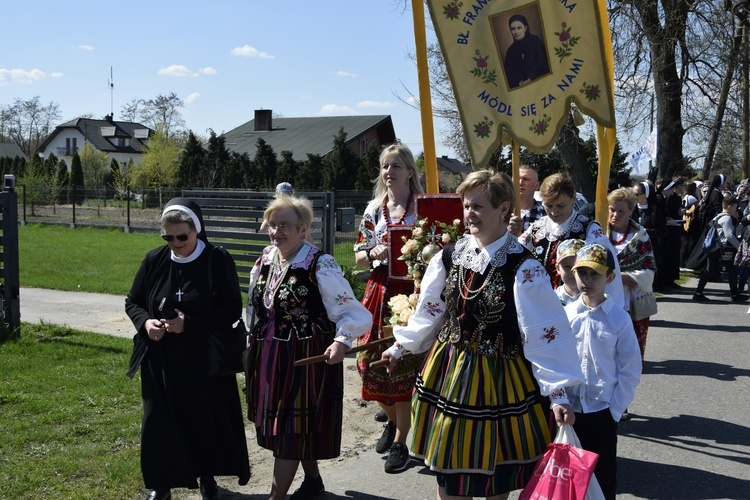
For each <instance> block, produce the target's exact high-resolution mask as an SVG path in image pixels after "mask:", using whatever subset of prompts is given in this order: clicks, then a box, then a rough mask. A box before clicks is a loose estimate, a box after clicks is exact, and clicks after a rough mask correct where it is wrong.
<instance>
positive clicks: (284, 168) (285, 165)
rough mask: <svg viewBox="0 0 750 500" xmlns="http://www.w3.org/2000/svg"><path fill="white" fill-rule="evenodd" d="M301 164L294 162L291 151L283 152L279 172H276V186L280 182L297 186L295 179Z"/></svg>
mask: <svg viewBox="0 0 750 500" xmlns="http://www.w3.org/2000/svg"><path fill="white" fill-rule="evenodd" d="M298 169H299V164H298V163H297V162H296V161H294V157H293V153H292V152H291V151H282V152H281V161H280V162H279V166H278V170H276V180H275V182H276V184H278V183H279V182H289V183H291V184H292V185H295V184H296V183H295V177H297V170H298Z"/></svg>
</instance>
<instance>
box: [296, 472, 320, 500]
mask: <svg viewBox="0 0 750 500" xmlns="http://www.w3.org/2000/svg"><path fill="white" fill-rule="evenodd" d="M325 491H326V488H325V486H323V478H322V477H320V476H318V477H316V478H311V477H310V476H308V475H307V474H305V480H304V481H302V484H301V485H300V487H299V488H297V491H295V492H294V493H293V494H292V497H291V500H307V499H308V498H315V497H316V496H318V495H320V494H321V493H325Z"/></svg>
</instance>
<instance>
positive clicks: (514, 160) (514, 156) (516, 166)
mask: <svg viewBox="0 0 750 500" xmlns="http://www.w3.org/2000/svg"><path fill="white" fill-rule="evenodd" d="M510 146H511V157H510V163H511V169H512V172H513V187H514V188H515V189H516V204H515V207H516V208H515V209H514V210H513V215H516V216H519V217H520V216H521V191H520V189H519V188H520V187H521V171H520V168H521V147H520V146H519V145H518V143H517V142H516V141H515V140H512V141H511V142H510Z"/></svg>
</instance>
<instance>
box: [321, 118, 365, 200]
mask: <svg viewBox="0 0 750 500" xmlns="http://www.w3.org/2000/svg"><path fill="white" fill-rule="evenodd" d="M346 137H347V134H346V132H344V128H343V127H342V128H341V129H339V133H338V134H336V135H335V136H334V137H333V149H331V152H330V153H328V154H327V155H326V156H325V158H324V159H323V165H324V167H323V188H324V189H327V190H338V189H353V188H354V179H355V175H356V172H357V170H358V169H359V162H360V159H359V158H357V157H356V156H355V155H354V153H352V151H351V149H349V146H347V145H346Z"/></svg>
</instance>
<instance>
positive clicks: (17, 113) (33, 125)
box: [0, 96, 60, 158]
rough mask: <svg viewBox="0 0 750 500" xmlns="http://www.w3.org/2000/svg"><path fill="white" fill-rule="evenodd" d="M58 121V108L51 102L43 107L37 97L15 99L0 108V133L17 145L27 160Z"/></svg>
mask: <svg viewBox="0 0 750 500" xmlns="http://www.w3.org/2000/svg"><path fill="white" fill-rule="evenodd" d="M59 120H60V106H59V105H58V104H57V103H55V102H52V101H50V103H49V104H47V105H46V106H45V105H44V104H42V103H41V101H40V99H39V96H36V97H34V98H32V99H29V100H26V101H24V100H22V99H20V98H16V99H15V100H14V101H13V104H10V105H8V106H1V107H0V122H1V123H2V127H0V129H1V130H0V133H1V134H2V135H3V136H4V138H7V139H10V140H11V141H13V142H15V143H16V144H18V146H19V147H20V148H21V150H22V151H23V152H24V154H25V155H26V156H28V157H29V158H31V157H32V156H34V153H35V152H36V150H37V148H38V147H39V145H40V144H41V143H42V142H44V140H45V139H46V138H47V137H48V136H49V134H50V133H51V132H52V130H53V129H54V128H55V126H56V125H55V123H56V122H57V121H59Z"/></svg>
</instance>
